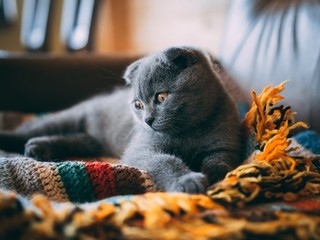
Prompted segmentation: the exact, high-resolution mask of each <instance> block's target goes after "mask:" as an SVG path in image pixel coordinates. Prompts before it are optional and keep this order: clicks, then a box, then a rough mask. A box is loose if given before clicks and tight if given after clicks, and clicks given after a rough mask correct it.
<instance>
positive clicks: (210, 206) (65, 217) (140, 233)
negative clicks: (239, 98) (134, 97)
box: [0, 84, 320, 239]
mask: <svg viewBox="0 0 320 240" xmlns="http://www.w3.org/2000/svg"><path fill="white" fill-rule="evenodd" d="M283 89H284V84H281V85H279V86H278V87H275V88H273V89H272V88H270V87H268V88H266V89H265V90H264V91H263V92H262V93H261V94H260V95H259V96H257V95H256V94H255V93H254V92H253V93H252V96H253V99H254V102H253V104H252V107H251V109H250V111H249V112H248V114H247V115H246V118H245V121H244V126H245V127H246V130H247V134H248V138H247V139H246V141H247V142H248V144H247V146H248V147H247V149H248V153H250V156H251V157H249V158H248V161H247V162H246V163H244V164H243V165H241V166H239V167H238V168H236V169H235V170H233V171H231V172H229V173H228V174H227V175H226V177H225V179H223V180H222V181H220V182H218V183H217V184H215V185H213V186H211V187H210V188H209V190H208V192H207V194H206V195H189V194H183V193H159V192H157V193H145V194H141V193H144V192H152V191H156V186H155V185H154V183H153V182H152V180H151V178H150V176H149V175H148V174H147V173H145V172H142V171H140V170H138V169H134V168H131V167H128V166H124V165H117V164H115V165H114V164H109V163H106V162H94V161H93V162H92V161H81V162H80V161H63V162H37V161H35V160H33V159H29V158H25V157H22V156H16V155H2V157H1V158H0V188H1V189H0V226H1V228H0V238H1V239H44V238H46V239H124V238H125V239H126V238H130V239H195V238H197V239H212V238H219V239H221V238H223V239H225V238H227V239H230V238H231V239H244V238H246V239H247V238H250V239H252V238H253V239H256V238H272V239H284V238H286V239H319V238H320V230H319V229H320V156H319V152H320V149H319V142H320V136H319V135H318V134H317V133H315V132H312V131H304V132H302V133H300V134H298V135H296V136H295V137H294V138H289V133H290V131H291V130H293V129H294V128H297V127H306V124H304V123H301V122H298V123H294V121H293V112H292V111H291V109H290V108H288V107H283V106H277V103H278V101H279V100H281V99H282V96H281V95H279V93H280V92H281V91H282V90H283ZM254 149H256V151H253V150H254ZM8 190H9V192H8ZM13 192H16V193H13ZM34 194H36V195H34ZM39 194H41V195H39ZM123 194H126V195H125V196H121V195H123ZM127 194H135V195H127ZM136 194H141V195H136ZM111 196H116V197H111ZM110 197H111V198H110ZM99 199H101V200H100V201H97V200H99ZM52 200H54V201H52ZM58 202H63V203H58ZM85 202H86V203H85ZM90 202H91V203H90ZM78 203H82V204H78Z"/></svg>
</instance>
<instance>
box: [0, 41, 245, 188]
mask: <svg viewBox="0 0 320 240" xmlns="http://www.w3.org/2000/svg"><path fill="white" fill-rule="evenodd" d="M210 59H211V58H210V56H209V55H208V53H206V52H205V51H202V50H199V49H196V48H191V47H174V48H169V49H166V50H164V51H161V52H157V53H154V54H151V55H149V56H147V57H145V58H142V59H140V60H139V61H137V62H135V63H133V64H131V65H130V66H129V67H128V68H127V70H126V72H125V74H124V78H125V79H126V81H127V83H128V84H129V85H131V86H128V87H126V88H123V89H119V90H116V91H115V92H114V93H113V94H111V95H104V96H98V97H95V98H93V99H91V100H88V101H86V102H83V103H80V104H79V105H76V106H74V107H72V108H70V109H68V110H65V111H61V112H58V113H56V114H50V115H48V116H45V117H43V118H42V119H38V120H36V121H32V122H30V123H28V124H25V125H23V126H21V127H20V128H18V129H17V130H16V131H15V132H14V133H0V148H2V149H5V150H13V151H20V152H22V151H23V152H24V154H25V155H26V156H30V157H34V158H36V159H39V160H52V159H55V158H63V157H68V156H80V155H81V156H95V155H108V156H114V157H121V161H122V163H124V164H128V165H131V166H134V167H137V168H139V169H143V170H146V171H148V172H149V173H150V174H151V175H152V177H153V179H154V180H155V182H156V184H157V185H158V187H159V188H160V190H163V191H183V192H189V193H199V192H204V191H205V189H206V187H207V185H208V184H212V183H214V182H216V181H217V180H218V179H221V178H223V177H224V175H225V174H226V173H227V172H228V171H229V170H231V169H232V168H234V167H235V166H236V165H237V164H239V161H240V158H241V142H240V121H239V118H238V113H237V110H236V108H235V104H234V102H233V101H232V100H231V98H230V96H229V95H228V93H227V92H226V91H225V89H224V87H223V86H222V83H221V81H220V79H219V77H218V76H217V74H216V73H215V72H214V70H213V68H212V63H211V60H210ZM160 92H167V93H168V97H167V99H166V100H165V101H164V102H162V103H160V102H157V100H156V99H155V98H156V96H157V94H158V93H160ZM136 100H138V101H140V102H141V103H142V104H143V109H136V107H135V105H134V101H136ZM130 108H131V109H132V112H133V114H131V113H130ZM132 116H134V118H135V120H133V117H132ZM24 144H25V146H24Z"/></svg>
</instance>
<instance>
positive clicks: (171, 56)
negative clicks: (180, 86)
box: [164, 47, 197, 69]
mask: <svg viewBox="0 0 320 240" xmlns="http://www.w3.org/2000/svg"><path fill="white" fill-rule="evenodd" d="M164 54H165V56H166V57H167V59H168V60H169V61H170V62H172V63H173V64H174V65H175V66H177V67H178V68H181V69H185V68H188V67H190V66H191V65H193V64H195V63H196V62H197V56H196V54H195V53H194V51H193V50H192V48H188V47H172V48H169V49H167V50H166V51H165V52H164Z"/></svg>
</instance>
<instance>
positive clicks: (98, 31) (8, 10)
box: [0, 0, 228, 54]
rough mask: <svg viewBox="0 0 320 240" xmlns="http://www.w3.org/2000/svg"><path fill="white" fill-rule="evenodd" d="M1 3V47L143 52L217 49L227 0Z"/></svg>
mask: <svg viewBox="0 0 320 240" xmlns="http://www.w3.org/2000/svg"><path fill="white" fill-rule="evenodd" d="M0 7H1V21H2V24H1V27H0V49H1V50H7V51H25V50H33V51H35V50H37V51H50V52H52V53H61V52H65V51H79V50H83V49H85V50H89V51H92V52H95V53H106V54H110V53H119V52H120V53H132V54H144V53H147V52H151V51H154V50H159V49H163V48H165V47H168V46H172V45H185V44H187V45H198V46H202V47H205V48H208V49H210V50H211V51H212V52H214V53H215V54H218V53H219V48H220V44H221V38H222V35H223V30H224V26H225V20H226V14H227V7H228V1H227V0H196V1H195V0H162V1H157V0H64V1H63V0H51V1H50V0H0ZM87 35H88V36H87Z"/></svg>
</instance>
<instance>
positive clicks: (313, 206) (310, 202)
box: [287, 196, 320, 211]
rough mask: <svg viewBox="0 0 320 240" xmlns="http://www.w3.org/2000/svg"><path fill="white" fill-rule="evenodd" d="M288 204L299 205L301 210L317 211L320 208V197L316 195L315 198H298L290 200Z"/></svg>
mask: <svg viewBox="0 0 320 240" xmlns="http://www.w3.org/2000/svg"><path fill="white" fill-rule="evenodd" d="M287 204H289V205H291V206H294V207H297V208H299V209H300V210H304V211H316V210H320V198H319V196H318V197H314V198H305V199H298V200H297V201H294V202H288V203H287Z"/></svg>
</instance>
